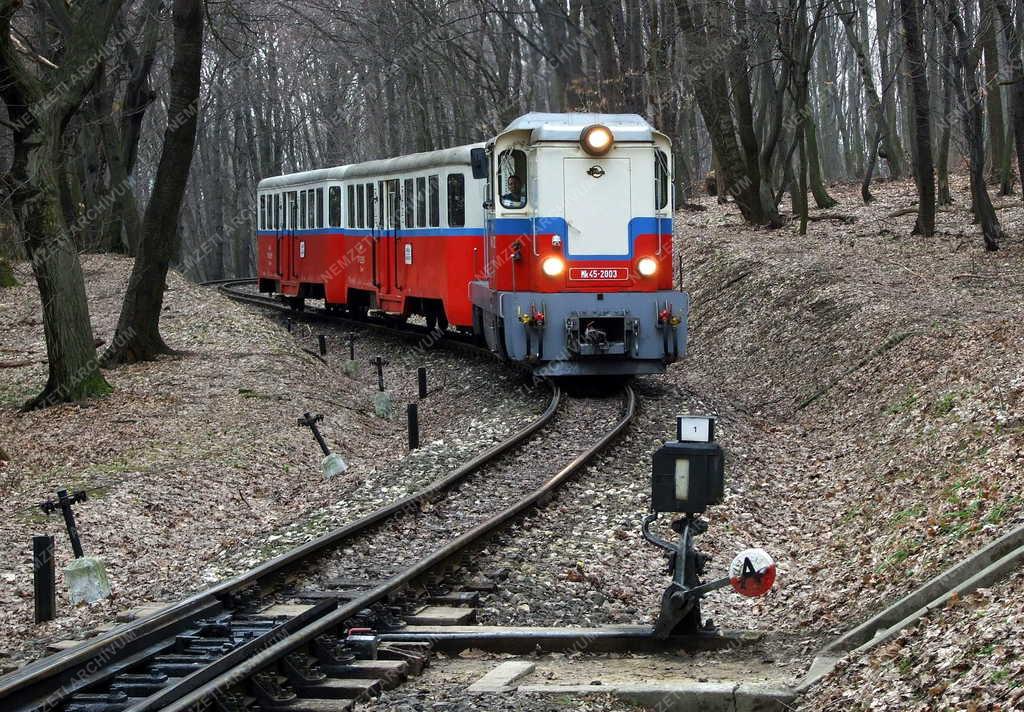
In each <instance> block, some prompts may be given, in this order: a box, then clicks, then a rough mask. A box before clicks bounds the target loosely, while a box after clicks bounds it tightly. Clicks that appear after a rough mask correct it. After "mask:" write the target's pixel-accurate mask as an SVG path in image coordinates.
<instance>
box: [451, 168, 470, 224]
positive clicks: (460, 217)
mask: <svg viewBox="0 0 1024 712" xmlns="http://www.w3.org/2000/svg"><path fill="white" fill-rule="evenodd" d="M465 224H466V176H464V175H462V174H461V173H449V174H448V227H462V226H463V225H465Z"/></svg>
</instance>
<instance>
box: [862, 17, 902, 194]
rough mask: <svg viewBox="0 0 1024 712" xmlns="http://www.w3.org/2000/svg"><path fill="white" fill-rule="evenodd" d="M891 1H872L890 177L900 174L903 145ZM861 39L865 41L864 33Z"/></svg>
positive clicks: (896, 178) (897, 176)
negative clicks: (893, 59) (888, 140)
mask: <svg viewBox="0 0 1024 712" xmlns="http://www.w3.org/2000/svg"><path fill="white" fill-rule="evenodd" d="M890 2H891V0H875V23H876V27H877V28H878V58H879V66H880V68H881V76H880V78H879V83H880V84H881V104H882V115H883V119H884V121H885V131H884V132H883V134H882V135H883V136H885V137H890V138H891V139H892V142H893V145H891V146H890V145H886V146H885V153H886V156H885V160H886V162H887V163H888V164H889V172H890V174H892V177H893V179H894V180H899V179H900V178H902V177H903V146H902V145H900V139H899V133H898V132H897V131H896V101H895V86H894V85H895V84H896V83H897V75H898V69H897V67H891V66H890V64H891V62H890V56H889V50H890V39H889V38H890V35H891V31H892V24H893V22H892V12H891V5H890ZM864 41H865V42H866V41H867V37H866V36H865V38H864Z"/></svg>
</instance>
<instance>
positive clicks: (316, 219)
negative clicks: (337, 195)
mask: <svg viewBox="0 0 1024 712" xmlns="http://www.w3.org/2000/svg"><path fill="white" fill-rule="evenodd" d="M313 195H314V196H316V200H315V201H313V205H314V207H315V209H314V210H313V227H323V226H324V189H323V188H317V189H316V190H315V191H314V192H313Z"/></svg>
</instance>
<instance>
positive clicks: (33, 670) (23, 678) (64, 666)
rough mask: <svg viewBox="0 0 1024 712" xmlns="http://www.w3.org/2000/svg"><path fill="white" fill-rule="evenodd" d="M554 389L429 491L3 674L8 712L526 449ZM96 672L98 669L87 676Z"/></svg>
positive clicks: (47, 696) (556, 393)
mask: <svg viewBox="0 0 1024 712" xmlns="http://www.w3.org/2000/svg"><path fill="white" fill-rule="evenodd" d="M547 385H548V386H549V387H550V388H551V399H550V401H549V402H548V405H547V407H546V408H545V410H544V412H543V413H541V414H540V416H538V417H537V418H535V419H534V420H532V421H531V422H530V423H528V424H527V425H525V426H523V427H522V428H521V429H519V430H518V431H516V432H515V433H513V434H512V435H510V436H509V437H507V438H505V439H504V440H502V441H501V442H499V443H496V444H495V445H493V446H492V447H490V448H488V449H487V450H485V451H484V452H482V453H480V454H478V455H475V456H474V457H472V458H471V459H470V460H468V461H466V462H465V463H463V464H462V465H460V466H459V467H457V468H455V469H454V470H452V471H451V472H449V473H448V474H447V475H445V476H444V477H442V478H440V479H438V480H435V481H434V482H432V483H430V484H429V485H427V486H426V487H424V488H422V489H420V490H418V491H416V492H414V493H412V494H409V495H406V496H404V497H402V498H400V499H397V500H395V501H394V502H392V503H390V504H388V505H385V506H383V507H380V508H379V509H376V510H374V511H372V512H370V513H368V514H366V515H364V516H362V517H360V518H359V519H357V520H355V521H353V522H350V523H348V524H345V525H343V526H341V527H338V528H337V529H334V530H332V531H330V532H328V533H326V534H324V535H322V536H320V537H318V538H316V539H313V540H311V541H309V542H306V543H305V544H301V545H299V546H297V547H295V548H293V549H290V550H289V551H287V552H285V553H284V554H281V555H280V556H277V557H275V558H273V559H270V560H269V561H266V562H264V563H262V564H260V565H259V566H256V567H254V568H252V569H249V570H248V571H245V572H243V573H241V574H238V575H237V576H233V577H231V578H229V579H225V580H224V581H221V582H219V583H217V584H215V585H213V586H212V587H210V588H207V589H204V590H203V591H200V592H198V593H195V594H193V595H191V596H189V597H187V598H185V599H183V600H181V601H179V602H177V603H174V604H171V605H170V606H168V607H167V608H164V609H163V610H160V611H158V612H156V613H154V614H152V615H149V616H146V617H144V618H140V619H138V620H137V621H134V622H132V623H130V624H128V625H127V626H124V627H119V628H115V629H114V630H112V631H110V632H109V633H106V634H103V635H100V636H97V637H96V638H93V639H92V640H90V641H88V642H86V643H84V644H83V645H82V646H78V647H76V648H72V649H70V650H67V651H65V652H63V653H57V654H54V655H51V656H48V657H45V658H41V659H40V660H37V661H35V662H33V663H30V664H29V665H27V666H25V667H23V668H21V669H20V670H17V671H15V672H13V673H9V674H8V675H5V676H3V677H0V709H3V710H12V712H13V711H14V710H33V709H38V708H39V707H40V705H43V706H45V708H46V709H55V708H56V706H57V705H59V704H60V703H61V702H62V701H63V700H64V699H66V698H69V697H70V696H71V695H73V694H75V693H76V692H79V691H81V690H82V689H84V688H86V687H88V686H90V685H94V684H96V683H97V682H101V681H102V680H103V679H104V678H105V677H108V676H109V670H110V669H111V668H113V667H116V664H117V662H118V661H119V660H120V659H122V658H124V657H126V656H128V655H129V654H130V653H132V652H134V651H136V650H139V649H142V648H145V647H146V646H148V645H150V644H152V642H153V641H155V640H159V639H160V638H162V637H166V636H167V635H173V634H174V633H175V632H178V631H180V630H182V629H183V628H185V627H187V626H188V624H189V623H191V622H193V621H195V620H197V619H199V618H202V617H204V616H206V615H208V614H209V612H210V611H211V610H212V607H213V606H217V607H218V609H221V608H222V607H221V606H220V603H221V602H222V601H224V600H227V599H228V598H229V597H230V596H231V595H232V594H234V593H237V592H239V591H241V590H244V589H245V588H248V587H250V586H252V585H254V584H256V583H259V582H260V581H264V580H266V579H267V578H268V577H270V576H272V575H273V574H275V573H278V572H280V571H282V570H284V569H287V568H289V567H291V566H294V565H295V564H297V563H298V562H300V561H302V560H304V559H307V558H309V557H312V556H315V555H317V554H318V553H320V552H322V551H324V550H326V549H328V548H330V547H331V546H334V545H336V544H338V543H339V542H341V541H344V540H345V539H348V538H350V537H352V536H354V535H356V534H359V533H361V532H364V531H366V530H368V529H370V528H371V527H373V526H375V525H376V524H379V523H380V522H382V521H384V520H386V519H389V518H390V517H393V516H395V515H398V514H401V513H402V512H404V511H407V509H409V508H411V507H414V506H415V505H417V504H418V503H420V502H425V501H429V500H430V499H431V498H432V497H434V496H436V495H437V494H439V493H440V492H443V491H445V490H447V489H450V488H451V487H452V486H454V485H455V484H457V483H458V482H460V481H461V480H463V479H465V478H466V477H468V476H469V475H471V474H472V473H473V472H475V471H476V470H478V469H480V467H482V466H483V465H485V464H487V463H488V462H490V461H491V460H494V459H495V458H497V457H498V456H500V455H502V454H503V453H505V452H507V451H508V450H510V449H512V448H514V447H516V446H517V445H520V444H522V443H523V442H524V441H526V440H527V439H529V438H530V437H531V436H532V435H534V434H535V433H536V432H537V431H538V430H540V429H541V428H543V427H544V426H545V425H547V424H548V423H549V422H550V421H551V419H552V418H553V417H554V416H555V413H556V412H557V410H558V407H559V405H560V403H561V397H562V392H561V389H560V388H559V387H558V386H557V385H555V384H552V383H550V382H547ZM97 661H99V662H98V663H97ZM89 670H92V671H91V672H83V671H89ZM55 688H56V689H55Z"/></svg>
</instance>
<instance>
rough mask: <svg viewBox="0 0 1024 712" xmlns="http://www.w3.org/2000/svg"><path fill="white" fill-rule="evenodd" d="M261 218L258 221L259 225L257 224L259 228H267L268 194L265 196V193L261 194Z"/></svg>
mask: <svg viewBox="0 0 1024 712" xmlns="http://www.w3.org/2000/svg"><path fill="white" fill-rule="evenodd" d="M259 220H260V221H259V223H257V225H256V227H257V229H259V230H266V229H267V196H265V195H261V196H260V218H259Z"/></svg>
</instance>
